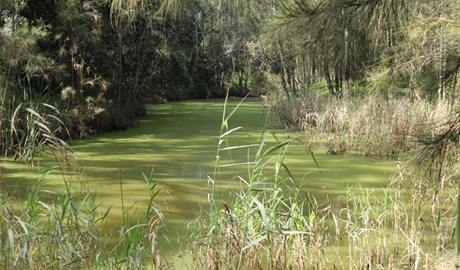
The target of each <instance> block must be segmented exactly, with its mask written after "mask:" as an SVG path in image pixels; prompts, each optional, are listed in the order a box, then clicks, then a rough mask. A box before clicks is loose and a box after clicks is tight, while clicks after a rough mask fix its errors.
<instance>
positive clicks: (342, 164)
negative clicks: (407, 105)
mask: <svg viewBox="0 0 460 270" xmlns="http://www.w3.org/2000/svg"><path fill="white" fill-rule="evenodd" d="M239 101H240V99H230V101H229V104H228V107H227V108H226V111H227V113H229V112H230V111H231V110H232V109H233V108H234V107H235V106H236V105H237V104H238V103H239ZM223 110H224V100H221V99H219V100H194V101H183V102H172V103H168V104H163V105H155V106H150V107H149V108H148V116H147V117H145V118H143V119H141V120H140V121H139V125H138V127H135V128H131V129H128V130H126V131H125V132H123V131H118V132H108V133H103V134H98V135H97V136H94V137H92V138H90V139H86V140H79V141H74V142H73V143H72V147H73V149H74V151H75V153H76V154H77V155H78V156H79V158H80V167H81V170H82V171H83V174H82V175H81V176H80V177H79V178H80V180H81V181H83V182H85V183H86V186H87V187H88V188H89V189H90V190H92V191H93V192H95V193H96V194H97V198H98V200H99V201H100V203H101V209H102V208H104V207H105V208H107V207H112V210H111V214H110V220H109V222H111V223H117V222H121V216H122V205H124V207H125V208H126V207H128V206H131V205H135V207H139V211H138V213H139V214H143V212H142V209H143V207H144V209H145V204H146V203H147V201H148V188H147V186H146V183H145V181H144V179H143V175H142V173H144V174H146V175H148V174H150V172H151V171H152V170H153V173H154V180H155V181H156V182H158V188H159V189H161V191H160V193H159V195H158V196H157V197H156V201H155V203H157V204H160V205H161V211H162V212H163V213H164V215H165V228H164V229H163V231H162V233H163V237H162V239H163V240H162V241H160V243H161V245H162V246H163V249H164V250H174V249H176V248H177V247H178V246H179V245H178V244H177V242H176V240H177V239H181V236H183V235H184V234H185V233H186V226H187V224H188V223H189V222H191V221H192V220H193V219H195V218H196V216H197V214H198V212H199V211H200V208H201V207H203V209H207V204H208V198H209V196H210V194H211V192H212V190H213V188H214V190H215V192H216V193H215V198H219V199H222V200H225V199H227V198H228V194H229V193H230V192H232V191H234V190H237V189H238V188H240V187H243V186H244V185H242V184H241V182H240V181H239V180H238V178H237V177H236V176H241V177H242V178H247V177H248V174H249V167H248V165H245V164H244V163H245V162H248V161H252V159H253V156H254V153H255V152H256V148H255V147H249V148H247V147H242V148H235V149H233V150H232V151H231V152H229V151H222V152H220V153H219V156H220V162H221V168H220V169H219V172H218V173H217V174H216V173H215V163H216V155H217V149H218V142H219V135H220V128H221V124H222V112H223ZM267 113H268V111H267V109H266V108H265V107H264V106H263V104H262V100H261V99H259V98H249V99H247V100H245V101H244V103H243V104H242V105H241V106H240V107H239V108H238V110H237V111H236V113H235V114H234V115H233V117H232V118H231V119H230V121H229V126H228V129H232V128H236V127H241V129H239V130H237V131H235V132H233V133H231V134H230V135H229V136H228V140H227V141H226V143H227V144H226V145H229V146H242V145H250V144H257V143H258V142H259V140H260V137H261V134H262V133H263V131H264V130H266V129H269V128H270V127H271V126H273V125H272V124H273V122H274V121H273V120H272V118H271V117H270V116H267ZM274 132H275V134H277V136H278V137H279V138H280V139H287V138H292V137H298V138H299V139H300V142H299V141H293V143H292V144H291V145H290V146H289V149H288V155H287V158H286V160H285V163H286V164H287V166H288V167H289V169H290V171H291V172H292V175H293V176H294V178H295V179H294V180H295V181H296V183H298V184H299V186H301V187H302V190H303V191H304V192H305V194H307V193H308V194H310V195H313V196H314V197H315V198H316V200H317V201H318V202H319V203H321V202H325V201H326V200H327V199H329V200H335V198H338V197H340V196H342V195H345V194H346V193H347V191H348V190H349V189H350V188H353V187H359V186H362V187H376V188H377V187H384V186H386V185H387V183H388V181H389V179H390V178H391V176H392V174H394V173H395V172H396V166H395V161H394V160H373V159H369V158H365V157H361V156H354V155H343V156H332V155H326V149H325V148H324V147H322V146H321V144H316V145H317V146H313V147H312V148H311V150H312V151H313V153H314V156H315V158H316V162H315V161H314V159H313V158H312V156H311V154H310V152H309V151H307V150H306V142H307V141H308V140H310V138H309V136H308V134H305V133H297V134H293V133H286V132H285V131H283V130H275V131H274ZM302 141H303V142H305V143H302ZM235 164H240V165H235ZM3 165H4V178H5V181H6V183H7V186H8V187H9V189H11V190H12V192H15V193H16V194H19V195H21V194H25V193H26V192H27V190H29V189H30V187H31V186H32V185H33V184H34V183H35V181H36V179H37V177H38V176H39V175H40V174H41V173H42V172H43V171H44V170H46V169H48V168H50V167H52V166H54V165H55V164H54V163H53V161H52V159H50V158H42V160H38V161H36V162H35V164H34V165H35V166H34V168H30V166H26V165H20V164H16V163H12V162H4V164H3ZM228 165H233V166H228ZM212 184H214V186H213V185H212ZM63 188H64V183H63V180H62V176H60V175H59V172H58V170H55V171H54V172H53V173H52V174H51V175H50V176H48V177H47V179H46V180H45V182H44V186H43V189H46V190H49V191H51V192H57V193H59V191H60V190H62V189H63ZM122 200H123V204H122ZM182 244H186V243H182Z"/></svg>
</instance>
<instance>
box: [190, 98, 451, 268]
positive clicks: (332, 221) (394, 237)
mask: <svg viewBox="0 0 460 270" xmlns="http://www.w3.org/2000/svg"><path fill="white" fill-rule="evenodd" d="M402 102H403V103H400V104H396V105H395V106H394V108H395V110H394V111H393V113H392V114H391V115H393V116H395V115H398V114H399V113H395V112H398V111H400V110H402V109H403V108H402V107H401V106H402V105H403V104H406V103H404V102H405V101H402ZM369 104H370V103H369ZM406 105H407V104H406ZM367 106H369V107H368V108H372V106H371V105H367ZM363 107H366V106H364V105H363ZM431 112H432V111H428V112H427V113H426V114H430V113H431ZM374 113H375V114H379V113H380V112H377V111H376V112H374ZM442 113H443V112H442ZM401 114H402V113H401ZM437 115H439V114H437ZM227 120H228V119H227ZM364 125H365V124H362V126H364ZM348 128H349V127H348ZM414 128H415V126H414ZM425 130H426V129H425ZM432 131H433V132H436V131H435V130H432ZM393 132H394V133H395V134H397V132H396V131H393ZM398 132H410V129H409V130H408V129H406V130H405V131H402V130H401V131H398ZM230 133H231V132H230ZM225 134H226V135H228V133H225ZM268 134H269V133H264V135H262V139H261V141H260V142H259V144H258V146H257V147H256V148H255V155H254V156H255V159H254V161H252V162H248V163H247V166H248V168H249V170H248V171H249V173H248V177H246V178H243V177H241V176H239V177H237V179H238V180H239V181H240V183H242V186H243V188H242V190H241V191H239V192H236V193H234V194H233V195H232V196H231V198H230V201H229V202H222V201H218V200H216V199H214V198H213V197H211V200H210V208H209V210H208V211H204V210H203V211H202V212H201V214H200V215H199V217H198V218H197V219H196V220H195V221H194V222H193V223H191V224H190V226H189V230H190V234H189V236H188V237H189V238H188V240H189V243H190V244H189V245H188V246H187V247H188V250H189V252H190V253H191V255H192V258H193V268H194V269H363V270H364V269H436V268H437V267H438V266H440V265H441V262H442V261H444V260H445V258H453V257H454V250H455V241H454V238H453V234H454V227H455V223H456V216H457V211H456V208H455V207H456V204H457V197H458V187H457V181H456V180H455V177H454V174H452V173H453V172H455V170H443V173H442V179H443V181H440V182H436V181H432V180H431V179H432V178H430V175H429V174H424V173H420V170H418V169H417V166H413V165H406V166H402V165H401V166H400V171H399V173H398V174H397V175H395V176H394V177H392V178H391V179H390V181H389V183H388V186H386V187H382V188H374V189H368V188H363V187H360V186H354V187H350V188H349V189H348V191H347V193H346V195H344V196H341V197H339V198H338V199H337V200H336V201H331V200H330V199H327V200H323V203H317V201H316V200H315V198H313V197H312V196H309V194H308V190H306V187H305V186H302V185H299V184H298V183H296V182H295V180H294V179H293V178H292V175H291V174H290V173H289V169H288V167H287V165H286V164H285V163H284V158H285V156H286V154H287V149H288V147H289V145H290V143H291V140H288V141H279V140H278V139H277V138H276V136H275V137H274V140H273V141H272V143H271V144H270V143H269V140H268V139H267V138H268V137H269V136H268ZM401 136H402V137H405V138H406V139H407V136H406V135H401ZM233 148H235V147H233ZM312 158H314V156H313V157H312ZM407 164H409V163H407ZM319 165H320V164H319ZM457 171H458V170H457ZM440 183H443V184H442V185H441V184H440Z"/></svg>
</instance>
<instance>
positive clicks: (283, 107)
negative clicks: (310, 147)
mask: <svg viewBox="0 0 460 270" xmlns="http://www.w3.org/2000/svg"><path fill="white" fill-rule="evenodd" d="M268 104H269V106H270V108H271V110H272V111H273V112H274V114H275V115H276V116H277V118H278V119H279V121H280V123H284V127H285V128H286V129H288V130H302V131H306V132H307V133H308V134H316V135H320V136H326V137H328V136H332V138H330V143H331V145H330V146H329V149H330V152H332V153H334V152H337V153H345V152H347V151H348V150H352V151H355V152H358V153H360V154H364V155H367V156H376V157H382V156H398V154H400V153H404V152H406V151H408V150H413V149H415V148H416V147H418V146H419V144H418V142H417V138H419V137H420V134H423V133H425V128H426V127H427V125H426V123H436V122H439V121H440V120H442V119H447V118H448V116H449V112H450V111H451V104H450V103H448V102H446V101H440V102H438V103H436V104H433V103H430V102H428V101H424V100H420V99H409V98H398V99H388V98H384V97H381V96H375V95H374V96H365V97H361V96H356V97H352V98H349V99H339V98H337V97H335V96H332V97H331V96H325V95H321V94H319V93H317V92H315V91H313V90H312V91H307V92H299V93H297V95H296V96H294V97H290V98H286V97H283V96H277V95H273V96H271V97H269V98H268ZM331 134H332V135H331ZM337 138H340V140H337ZM328 140H329V139H328ZM337 148H338V149H337Z"/></svg>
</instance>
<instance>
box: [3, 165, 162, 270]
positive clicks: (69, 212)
mask: <svg viewBox="0 0 460 270" xmlns="http://www.w3.org/2000/svg"><path fill="white" fill-rule="evenodd" d="M51 172H52V170H51V169H50V170H48V171H46V173H45V174H43V175H42V176H41V177H40V178H39V179H38V180H37V183H36V184H35V186H34V187H33V188H32V190H31V191H30V192H29V193H28V194H27V196H26V198H25V200H24V201H23V202H22V203H18V202H16V200H15V198H14V197H11V196H9V195H8V193H7V192H6V191H5V189H2V192H1V194H0V227H1V228H2V229H1V231H0V267H1V268H4V269H88V268H94V269H141V268H146V267H147V266H150V265H152V262H154V263H155V264H156V265H158V266H160V265H161V262H160V260H159V254H158V249H155V247H156V239H155V236H156V233H157V232H158V230H159V229H160V228H161V218H162V216H161V214H160V212H159V210H158V206H157V205H155V204H154V203H153V200H154V198H155V196H156V194H157V190H156V188H155V187H156V184H155V183H154V182H153V181H152V178H151V177H150V178H147V177H146V178H145V180H146V183H147V185H148V189H149V194H146V195H148V196H149V198H150V204H149V206H148V208H147V209H146V213H145V220H141V219H139V218H137V217H138V215H137V214H136V210H134V209H135V208H134V205H131V206H130V207H128V208H127V209H126V210H124V213H123V221H122V224H115V225H109V223H110V222H111V221H109V220H108V217H109V212H110V211H111V208H108V209H106V210H103V209H101V207H100V204H99V203H98V202H97V200H96V194H93V193H91V192H89V191H87V190H86V189H85V188H84V186H83V185H81V184H78V185H74V184H75V183H71V182H70V181H69V182H68V183H67V185H66V187H67V188H66V189H65V190H64V191H63V193H62V194H56V193H54V192H52V191H49V190H45V189H43V184H44V183H45V181H46V177H47V176H48V175H49V174H50V173H51ZM149 241H150V245H149ZM152 258H153V260H154V261H152Z"/></svg>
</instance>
